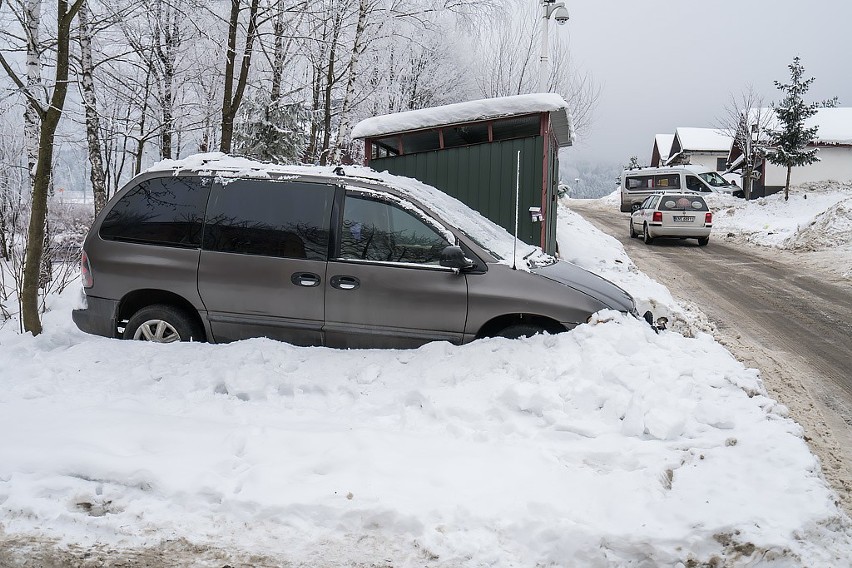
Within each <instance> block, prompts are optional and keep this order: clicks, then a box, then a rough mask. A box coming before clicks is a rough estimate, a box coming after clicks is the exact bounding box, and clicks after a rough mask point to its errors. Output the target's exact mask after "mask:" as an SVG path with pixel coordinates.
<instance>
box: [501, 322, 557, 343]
mask: <svg viewBox="0 0 852 568" xmlns="http://www.w3.org/2000/svg"><path fill="white" fill-rule="evenodd" d="M545 331H547V330H546V329H544V328H543V327H540V326H537V325H532V324H527V323H517V324H514V325H510V326H509V327H506V328H504V329H502V330H500V331H499V332H497V334H496V335H495V337H505V338H506V339H519V338H521V337H532V336H533V335H538V334H539V333H544V332H545Z"/></svg>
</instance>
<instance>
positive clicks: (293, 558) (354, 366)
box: [0, 195, 852, 567]
mask: <svg viewBox="0 0 852 568" xmlns="http://www.w3.org/2000/svg"><path fill="white" fill-rule="evenodd" d="M791 199H793V198H792V197H791ZM811 199H812V197H811V196H810V195H809V197H808V201H811ZM747 206H751V204H747ZM731 207H732V208H734V213H733V214H732V215H731V216H730V217H731V218H738V217H737V215H740V217H739V218H741V217H742V216H749V215H750V213H742V212H741V211H740V210H739V209H737V206H736V205H731ZM755 207H761V206H760V205H755ZM764 207H765V206H764ZM720 217H721V215H720ZM720 223H722V221H721V220H720ZM720 226H724V225H720ZM559 241H560V250H561V251H562V254H563V257H565V258H567V259H569V260H572V261H574V262H576V263H578V264H580V265H582V266H584V267H586V268H588V269H590V270H593V271H595V272H597V273H599V274H602V275H603V276H605V277H607V278H610V279H611V280H613V281H615V282H616V283H618V284H619V285H621V286H622V287H624V288H625V289H627V290H628V291H629V292H631V293H632V294H634V296H635V297H636V298H637V300H638V302H639V305H640V308H643V309H644V308H647V307H651V308H653V309H654V310H655V312H656V313H659V314H665V315H668V316H669V317H670V318H671V319H672V320H673V324H674V325H673V330H672V331H668V332H663V333H660V334H655V333H654V332H653V331H652V330H651V329H650V328H649V327H648V326H647V325H645V324H644V323H643V322H639V321H635V320H633V319H632V318H628V317H624V316H622V315H620V314H617V313H612V312H603V313H601V314H599V317H598V318H597V320H596V321H595V322H593V323H592V324H589V325H583V326H581V327H579V328H577V329H576V330H574V331H572V332H570V333H566V334H562V335H558V336H545V337H535V338H530V339H524V340H516V341H509V340H504V339H489V340H482V341H477V342H474V343H472V344H470V345H466V346H461V347H456V346H452V345H449V344H446V343H433V344H430V345H427V346H425V347H422V348H420V349H417V350H411V351H366V350H365V351H339V350H330V349H324V348H298V347H293V346H290V345H287V344H283V343H276V342H273V341H269V340H263V339H257V340H249V341H242V342H238V343H233V344H229V345H205V344H180V345H153V344H143V343H130V342H121V341H116V340H108V339H104V338H98V337H93V336H87V335H85V334H83V333H81V332H79V331H77V330H76V328H75V327H74V325H73V323H72V322H71V319H70V309H71V307H72V306H73V305H74V303H75V302H76V301H77V294H79V289H78V290H69V291H67V292H66V293H65V294H64V295H63V296H60V297H58V298H54V299H53V306H52V308H53V309H52V311H51V312H50V313H48V314H47V315H46V317H45V333H43V334H42V335H40V336H39V337H37V338H32V337H29V336H22V335H18V334H17V333H16V326H15V325H12V324H10V323H7V324H6V325H5V326H4V327H2V328H0V387H2V388H0V431H2V432H3V433H4V434H3V436H2V437H0V525H2V533H0V543H2V542H3V539H7V542H8V541H9V540H11V539H14V540H15V542H16V543H18V545H17V546H18V547H19V548H18V550H23V549H22V548H21V544H20V543H21V542H26V539H27V538H28V537H31V536H32V537H38V538H48V539H56V540H57V541H58V543H59V546H60V547H77V548H75V550H79V549H80V548H79V547H82V549H83V550H87V551H89V552H90V553H93V551H96V552H98V553H103V551H104V550H107V551H111V552H108V554H110V555H112V556H113V557H115V556H116V555H119V554H120V553H121V552H120V551H122V550H139V549H142V548H151V549H157V548H158V547H163V546H165V544H164V543H168V542H174V541H176V540H181V539H182V540H185V541H187V542H189V543H192V544H193V549H192V551H191V552H190V556H187V557H175V556H172V557H171V559H172V560H171V561H172V562H173V565H190V564H195V565H202V564H201V563H200V558H202V557H203V556H204V555H203V554H202V553H201V551H203V550H206V549H208V548H212V549H217V550H224V551H226V552H227V551H232V552H233V554H235V555H237V556H239V555H243V556H244V555H245V554H251V555H256V557H257V558H266V559H271V560H272V561H275V562H278V563H285V562H288V563H292V565H295V566H340V565H348V566H361V565H363V566H536V565H541V566H551V565H552V566H590V567H595V566H698V565H707V566H711V565H713V566H721V565H725V566H764V565H765V566H809V567H815V566H842V565H846V564H847V563H848V559H849V558H850V557H852V531H851V530H850V521H849V519H848V517H846V516H845V515H844V514H843V513H842V512H841V511H840V510H839V509H838V507H837V505H836V503H835V499H836V496H835V495H834V494H833V493H832V491H831V490H830V489H829V488H828V486H827V484H826V483H825V481H824V480H823V478H822V476H821V474H820V471H819V463H818V461H817V460H816V458H815V457H814V456H813V455H812V454H811V453H810V451H809V449H808V447H807V445H806V444H805V442H804V440H803V439H802V435H801V428H800V427H799V426H798V425H797V424H795V423H794V422H793V421H791V420H790V419H788V418H787V417H786V410H785V409H784V408H783V407H781V406H779V405H778V404H777V403H776V402H774V401H773V400H771V399H769V398H768V397H767V396H766V392H765V390H764V389H763V386H762V384H761V381H760V378H759V373H758V371H757V370H754V369H747V368H745V367H744V366H743V365H742V364H741V363H739V362H737V361H736V360H735V359H734V358H733V357H732V356H731V354H730V353H729V352H728V351H726V350H725V349H724V348H723V347H722V346H721V345H719V344H718V343H716V342H715V341H714V340H713V338H712V337H711V336H710V335H709V334H706V333H703V331H702V330H703V329H704V325H705V324H704V323H702V322H701V321H700V319H696V318H695V314H691V313H690V312H689V310H688V309H687V308H685V307H683V306H678V305H676V304H675V302H674V300H673V299H672V297H671V295H670V294H669V293H668V291H667V290H666V289H665V288H664V287H663V286H661V285H660V284H658V283H656V282H654V281H652V280H650V279H649V278H648V277H647V276H645V275H644V274H642V273H640V272H639V271H638V270H637V269H636V267H635V266H634V265H633V264H632V262H631V261H630V259H629V258H628V257H627V256H626V254H625V253H624V250H623V249H622V248H621V246H620V245H619V244H618V243H617V242H616V241H615V240H614V239H611V238H610V237H607V236H605V235H603V234H601V233H600V232H598V231H597V230H596V229H594V228H593V227H592V226H591V225H589V224H588V223H586V222H585V221H584V220H583V219H582V218H581V217H579V216H577V215H575V214H573V213H572V212H570V211H568V210H563V211H562V212H561V219H560V233H559ZM0 548H3V547H2V546H0ZM25 553H26V551H25V550H24V552H21V554H25ZM7 554H8V553H7ZM225 556H226V557H227V554H226V555H225ZM221 558H222V557H221V556H220V557H219V559H218V561H217V563H216V564H215V565H216V566H221V565H222V564H223V561H222V559H221ZM254 563H255V564H256V565H257V564H261V563H262V562H261V561H260V560H256V561H255V562H254ZM205 565H206V564H205ZM210 565H214V564H212V563H211V564H210Z"/></svg>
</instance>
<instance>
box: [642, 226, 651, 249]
mask: <svg viewBox="0 0 852 568" xmlns="http://www.w3.org/2000/svg"><path fill="white" fill-rule="evenodd" d="M642 240H643V241H645V244H646V245H650V244H651V243H652V242H654V237H652V236H651V235H650V234H649V233H648V223H645V226H644V227H643V229H642Z"/></svg>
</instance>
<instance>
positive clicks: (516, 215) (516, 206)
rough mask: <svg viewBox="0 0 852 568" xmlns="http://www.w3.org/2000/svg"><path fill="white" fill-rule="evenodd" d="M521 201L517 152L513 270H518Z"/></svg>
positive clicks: (519, 166)
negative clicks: (519, 208)
mask: <svg viewBox="0 0 852 568" xmlns="http://www.w3.org/2000/svg"><path fill="white" fill-rule="evenodd" d="M520 200H521V151H520V150H518V160H517V166H516V171H515V246H514V249H513V250H512V268H513V269H514V270H517V269H518V265H517V258H518V216H519V214H520V211H519V210H518V207H519V206H520Z"/></svg>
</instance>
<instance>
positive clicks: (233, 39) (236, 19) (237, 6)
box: [219, 0, 259, 152]
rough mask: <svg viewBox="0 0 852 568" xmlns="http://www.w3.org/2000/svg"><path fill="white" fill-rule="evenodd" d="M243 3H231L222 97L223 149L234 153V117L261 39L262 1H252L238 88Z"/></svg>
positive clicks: (234, 1)
mask: <svg viewBox="0 0 852 568" xmlns="http://www.w3.org/2000/svg"><path fill="white" fill-rule="evenodd" d="M241 5H242V1H241V0H231V16H230V18H229V19H228V48H227V52H226V55H225V84H224V92H223V98H222V137H221V140H220V142H219V149H220V150H221V151H222V152H230V151H231V144H232V142H233V137H234V118H235V117H236V116H237V111H238V110H239V108H240V103H241V102H242V100H243V95H244V94H245V90H246V85H247V83H248V75H249V69H250V68H251V57H252V50H253V49H254V40H255V37H256V36H257V13H258V9H259V0H251V3H250V5H249V7H248V29H247V30H246V35H245V44H244V46H243V55H242V58H241V62H240V75H239V77H237V79H236V85H234V71H235V68H236V59H237V35H238V31H239V25H240V12H241V11H242V7H241Z"/></svg>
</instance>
